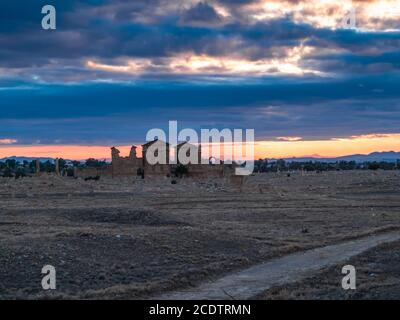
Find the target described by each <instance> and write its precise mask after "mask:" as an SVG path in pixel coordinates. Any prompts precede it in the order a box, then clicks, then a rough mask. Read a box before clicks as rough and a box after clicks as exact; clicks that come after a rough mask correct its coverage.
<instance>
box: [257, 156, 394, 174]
mask: <svg viewBox="0 0 400 320" xmlns="http://www.w3.org/2000/svg"><path fill="white" fill-rule="evenodd" d="M254 168H255V169H254V172H279V171H283V172H285V171H286V172H287V171H318V172H322V171H337V170H379V169H381V170H400V159H398V160H397V161H396V162H387V161H380V162H378V161H370V162H362V163H360V162H356V161H337V162H320V161H307V162H295V161H291V162H287V161H285V160H283V159H280V160H274V161H271V160H267V159H259V160H257V161H255V164H254Z"/></svg>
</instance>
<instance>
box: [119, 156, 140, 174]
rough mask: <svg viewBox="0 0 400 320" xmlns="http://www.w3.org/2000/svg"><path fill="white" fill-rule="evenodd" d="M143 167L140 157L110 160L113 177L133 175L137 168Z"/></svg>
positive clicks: (136, 172)
mask: <svg viewBox="0 0 400 320" xmlns="http://www.w3.org/2000/svg"><path fill="white" fill-rule="evenodd" d="M142 168H143V161H142V159H141V158H135V159H131V158H117V159H113V161H112V175H113V177H135V176H137V174H138V170H139V169H142Z"/></svg>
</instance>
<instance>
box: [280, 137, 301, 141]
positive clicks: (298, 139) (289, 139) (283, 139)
mask: <svg viewBox="0 0 400 320" xmlns="http://www.w3.org/2000/svg"><path fill="white" fill-rule="evenodd" d="M276 139H277V140H280V141H300V140H302V139H303V138H302V137H277V138H276Z"/></svg>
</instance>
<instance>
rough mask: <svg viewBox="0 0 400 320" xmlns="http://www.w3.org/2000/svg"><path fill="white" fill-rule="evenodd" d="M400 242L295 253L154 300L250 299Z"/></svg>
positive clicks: (384, 239)
mask: <svg viewBox="0 0 400 320" xmlns="http://www.w3.org/2000/svg"><path fill="white" fill-rule="evenodd" d="M399 239H400V232H398V231H397V232H391V233H386V234H381V235H374V236H369V237H365V238H362V239H358V240H352V241H347V242H344V243H341V244H337V245H331V246H326V247H322V248H317V249H313V250H308V251H304V252H300V253H295V254H291V255H287V256H285V257H283V258H279V259H274V260H271V261H269V262H265V263H262V264H258V265H255V266H253V267H251V268H248V269H245V270H243V271H240V272H237V273H234V274H230V275H227V276H225V277H222V278H220V279H219V280H217V281H214V282H207V283H204V284H202V285H200V286H199V287H196V288H193V289H190V290H182V291H176V292H171V293H166V294H163V295H161V296H158V297H155V298H156V299H165V300H174V299H182V300H217V299H250V298H252V297H254V296H256V295H258V294H260V293H262V292H264V291H265V290H267V289H269V288H271V287H272V286H277V285H283V284H288V283H294V282H296V281H299V280H301V279H303V278H304V277H306V276H307V275H310V273H312V272H315V271H318V270H320V269H322V268H324V267H328V266H331V265H334V264H337V263H339V262H342V261H345V260H347V259H349V258H351V257H353V256H355V255H358V254H360V253H362V252H364V251H366V250H369V249H371V248H373V247H375V246H377V245H380V244H383V243H388V242H393V241H397V240H399ZM340 281H341V279H338V283H340Z"/></svg>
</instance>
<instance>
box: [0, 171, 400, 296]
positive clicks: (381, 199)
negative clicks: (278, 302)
mask: <svg viewBox="0 0 400 320" xmlns="http://www.w3.org/2000/svg"><path fill="white" fill-rule="evenodd" d="M399 192H400V171H376V172H374V171H351V172H341V171H338V172H327V173H319V174H317V173H313V174H311V173H310V174H306V175H305V176H302V175H301V174H300V173H294V174H292V175H291V176H290V177H288V176H287V175H286V174H283V173H282V174H276V173H273V174H257V175H255V176H252V177H249V178H248V179H247V181H246V183H245V184H244V186H243V187H242V190H241V192H240V191H238V190H237V189H235V188H231V187H230V186H227V185H224V184H222V183H221V182H220V181H205V182H202V183H199V182H194V181H191V180H179V181H178V183H177V184H171V183H170V181H169V180H165V181H159V182H148V181H142V180H135V181H132V180H129V179H127V180H100V181H83V180H80V179H73V178H61V177H55V176H46V177H34V178H24V179H18V180H15V179H6V178H1V179H0V266H1V268H0V299H7V298H31V299H35V298H87V299H92V298H100V299H116V298H122V299H145V298H150V297H152V296H154V295H157V294H160V293H162V292H167V291H170V290H174V289H178V288H185V287H188V286H193V285H196V284H198V283H201V282H202V281H205V280H210V279H216V278H218V277H220V276H221V275H224V274H226V273H228V272H232V271H234V270H240V269H242V268H245V267H248V266H251V265H253V264H256V263H258V262H262V261H266V260H268V259H271V258H274V257H279V256H283V255H285V254H288V253H292V252H296V251H299V250H303V249H309V248H314V247H319V246H324V245H327V244H333V243H337V242H340V241H342V240H345V239H352V238H357V237H361V236H365V235H368V234H373V233H379V232H384V231H388V230H393V229H400V197H399ZM47 264H50V265H53V266H54V267H55V268H56V270H57V290H55V291H52V292H45V291H43V289H42V287H41V279H42V275H41V269H42V267H43V266H44V265H47ZM281 289H282V288H281ZM281 289H279V290H281ZM279 290H278V291H279ZM265 297H266V298H268V297H271V296H269V294H266V295H265ZM320 297H322V298H323V294H321V296H320Z"/></svg>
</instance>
